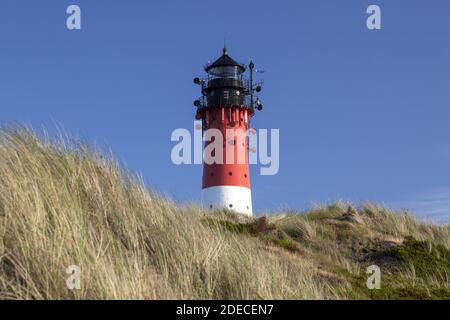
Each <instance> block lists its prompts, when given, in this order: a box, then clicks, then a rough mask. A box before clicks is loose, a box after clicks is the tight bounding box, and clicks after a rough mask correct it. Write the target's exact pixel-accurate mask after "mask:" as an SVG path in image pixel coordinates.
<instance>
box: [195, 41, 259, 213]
mask: <svg viewBox="0 0 450 320" xmlns="http://www.w3.org/2000/svg"><path fill="white" fill-rule="evenodd" d="M248 69H249V74H250V77H249V79H246V78H245V75H244V74H245V71H246V66H244V65H243V64H239V63H237V62H236V61H235V60H233V59H232V58H231V57H230V56H229V55H228V52H227V49H226V48H224V49H223V54H222V56H221V57H220V58H219V59H217V60H216V61H215V62H213V63H211V64H208V65H206V66H205V71H206V73H207V75H206V76H205V77H204V78H195V79H194V83H196V84H198V85H201V88H202V96H201V98H200V99H198V100H196V101H195V103H194V105H195V106H196V107H197V113H196V119H197V120H202V128H203V129H202V130H203V135H204V137H205V140H206V142H205V145H204V149H205V156H207V152H206V151H207V149H208V145H209V144H212V143H214V142H216V143H215V146H216V147H217V145H218V144H217V143H218V141H215V139H217V136H214V137H211V138H210V139H208V132H211V130H210V129H215V130H212V131H215V132H216V133H219V132H220V133H221V136H222V142H223V143H221V144H220V145H219V150H217V148H216V149H215V150H214V151H212V153H213V155H214V156H217V157H215V159H216V160H217V159H219V160H220V159H223V161H214V162H213V163H208V161H206V160H204V163H203V190H202V204H203V206H204V207H205V208H207V209H217V208H219V209H220V208H227V209H229V210H233V211H236V212H239V213H243V214H246V215H252V195H251V189H250V172H249V161H248V159H249V158H248V151H249V145H248V140H249V139H248V138H247V136H246V133H247V131H248V130H249V128H250V119H251V118H252V117H253V115H254V110H255V108H256V109H258V110H261V109H262V104H261V102H260V101H259V99H258V98H257V99H256V101H254V93H255V92H259V91H261V86H260V85H258V84H256V85H254V84H253V71H254V64H253V62H250V64H249V66H248ZM208 140H210V141H208ZM219 143H220V142H219ZM220 148H221V150H220ZM213 149H214V148H213ZM220 153H221V154H222V155H221V156H218V155H220Z"/></svg>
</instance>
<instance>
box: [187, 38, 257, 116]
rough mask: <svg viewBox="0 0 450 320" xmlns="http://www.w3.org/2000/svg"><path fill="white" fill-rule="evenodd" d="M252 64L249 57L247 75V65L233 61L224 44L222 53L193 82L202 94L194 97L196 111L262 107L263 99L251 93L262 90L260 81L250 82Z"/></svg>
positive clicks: (251, 78)
mask: <svg viewBox="0 0 450 320" xmlns="http://www.w3.org/2000/svg"><path fill="white" fill-rule="evenodd" d="M254 67H255V65H254V64H253V62H252V61H251V62H250V64H249V66H248V68H249V76H250V79H247V77H246V76H245V75H244V73H245V71H246V67H245V65H243V64H240V63H238V62H236V61H235V60H234V59H233V58H231V57H230V56H229V55H228V51H227V48H226V47H224V48H223V54H222V55H221V56H220V57H219V58H218V59H217V60H216V61H214V62H213V63H210V64H207V65H206V66H205V71H206V73H207V76H206V77H203V78H198V77H197V78H195V79H194V83H195V84H198V85H200V86H201V92H202V96H201V97H200V98H199V99H197V100H195V101H194V105H195V106H196V107H197V109H198V112H200V111H201V110H204V109H206V108H208V109H209V108H218V107H233V106H236V107H241V108H247V109H250V110H251V111H252V112H253V110H254V108H255V107H256V108H257V109H258V110H261V109H262V103H261V101H260V100H259V99H258V98H257V100H256V101H255V100H254V99H253V98H254V93H255V92H260V91H261V85H260V83H258V84H253V72H254Z"/></svg>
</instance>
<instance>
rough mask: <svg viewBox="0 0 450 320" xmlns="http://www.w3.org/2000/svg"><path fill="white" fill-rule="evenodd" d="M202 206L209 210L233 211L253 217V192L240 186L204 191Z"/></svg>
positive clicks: (218, 187)
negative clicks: (223, 209)
mask: <svg viewBox="0 0 450 320" xmlns="http://www.w3.org/2000/svg"><path fill="white" fill-rule="evenodd" d="M202 205H203V207H204V208H207V209H216V208H218V209H222V208H226V209H228V210H233V211H236V212H239V213H243V214H246V215H248V216H252V214H253V209H252V192H251V190H250V189H249V188H245V187H239V186H217V187H209V188H205V189H203V191H202Z"/></svg>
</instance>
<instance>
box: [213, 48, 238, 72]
mask: <svg viewBox="0 0 450 320" xmlns="http://www.w3.org/2000/svg"><path fill="white" fill-rule="evenodd" d="M224 69H228V70H230V69H233V70H234V72H235V73H236V74H241V73H243V72H244V71H245V66H244V65H242V64H240V63H238V62H236V61H235V60H234V59H233V58H231V57H230V56H229V55H228V50H227V48H226V47H224V48H223V54H222V56H221V57H220V58H218V59H217V60H216V61H214V62H213V63H211V64H208V65H207V66H206V67H205V71H206V72H208V73H211V74H217V73H221V72H218V71H219V70H224Z"/></svg>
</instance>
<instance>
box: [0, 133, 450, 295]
mask: <svg viewBox="0 0 450 320" xmlns="http://www.w3.org/2000/svg"><path fill="white" fill-rule="evenodd" d="M68 140H69V139H58V140H52V139H50V138H48V137H46V136H45V135H44V136H41V137H38V136H37V135H36V134H35V133H34V132H33V131H31V130H29V129H26V128H22V127H16V128H7V129H2V130H0V298H1V299H355V298H357V299H371V298H375V299H377V298H380V299H391V298H437V299H440V298H447V297H449V296H450V294H449V292H450V281H449V273H450V270H449V259H450V255H449V249H450V248H449V246H450V227H448V226H439V225H433V224H425V223H421V222H419V221H417V220H415V219H414V218H413V216H411V215H410V214H408V213H395V212H392V211H390V210H388V209H386V208H383V207H380V206H377V205H373V204H364V205H362V206H361V207H360V208H354V207H353V206H352V205H350V204H347V203H344V202H339V203H337V204H334V205H331V206H322V207H317V208H314V209H312V210H310V211H308V212H303V213H280V214H277V215H273V216H269V217H267V218H259V219H252V218H245V217H243V216H240V215H236V214H234V213H232V212H227V211H217V212H213V213H207V212H204V211H203V210H202V209H201V208H199V207H197V206H195V205H188V206H183V207H181V206H177V205H175V204H174V203H172V202H171V201H169V200H167V199H165V198H164V197H161V196H159V195H157V194H155V193H153V192H151V191H150V190H148V189H147V188H146V187H145V185H144V184H143V183H142V181H140V179H138V178H137V177H135V176H134V175H133V174H131V173H129V172H126V171H124V170H123V169H121V168H120V166H119V165H118V163H117V162H116V161H115V160H114V159H113V157H110V156H104V155H103V154H101V153H99V152H97V151H95V150H92V149H91V148H89V147H87V146H85V145H83V144H81V143H79V142H77V141H68ZM411 248H413V249H412V250H410V249H411ZM417 248H420V250H418V249H417ZM416 251H420V254H418V256H417V257H415V252H416ZM416 258H417V259H416ZM415 259H416V260H418V261H416V260H415ZM423 259H431V260H430V261H432V263H433V264H432V265H433V266H436V268H435V269H436V270H437V271H436V270H434V269H433V270H430V268H425V267H424V266H423V263H421V261H422V260H423ZM374 263H376V264H379V265H380V267H381V268H382V270H383V278H382V279H383V280H382V289H381V290H376V291H373V290H369V289H367V288H366V287H365V283H366V274H365V270H366V267H367V266H368V265H370V264H374ZM71 265H76V266H79V267H80V270H81V288H80V289H79V290H69V289H68V288H67V285H66V279H67V278H68V277H69V275H68V274H67V273H66V269H67V268H68V267H69V266H71ZM416 268H418V269H417V270H416ZM419 270H420V272H416V271H419ZM434 271H436V272H434Z"/></svg>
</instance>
